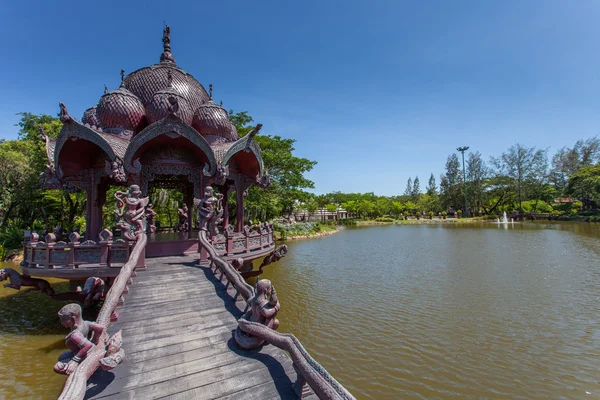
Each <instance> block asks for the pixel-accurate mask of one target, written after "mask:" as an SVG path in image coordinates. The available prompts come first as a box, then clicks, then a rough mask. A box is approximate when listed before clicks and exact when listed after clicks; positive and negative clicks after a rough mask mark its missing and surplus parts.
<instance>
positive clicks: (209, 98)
mask: <svg viewBox="0 0 600 400" xmlns="http://www.w3.org/2000/svg"><path fill="white" fill-rule="evenodd" d="M208 100H212V83H211V84H210V85H208Z"/></svg>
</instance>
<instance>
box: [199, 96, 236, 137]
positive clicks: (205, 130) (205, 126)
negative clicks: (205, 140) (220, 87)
mask: <svg viewBox="0 0 600 400" xmlns="http://www.w3.org/2000/svg"><path fill="white" fill-rule="evenodd" d="M192 127H193V128H194V129H196V130H197V131H198V132H200V134H201V135H202V136H220V137H222V138H225V139H226V140H231V141H233V140H238V139H239V136H238V133H237V130H236V129H235V126H234V125H233V124H232V123H231V121H230V120H229V115H228V114H227V111H225V109H224V108H223V107H221V106H219V105H217V104H216V103H215V102H214V101H212V99H211V100H209V101H207V102H206V103H204V104H202V105H201V106H200V107H198V109H197V110H196V112H195V113H194V120H193V121H192Z"/></svg>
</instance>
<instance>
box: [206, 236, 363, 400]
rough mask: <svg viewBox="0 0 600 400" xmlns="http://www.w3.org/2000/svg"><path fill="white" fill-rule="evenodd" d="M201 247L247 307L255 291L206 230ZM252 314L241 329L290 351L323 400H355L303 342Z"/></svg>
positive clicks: (305, 377)
mask: <svg viewBox="0 0 600 400" xmlns="http://www.w3.org/2000/svg"><path fill="white" fill-rule="evenodd" d="M198 240H199V242H200V245H201V246H202V247H203V248H204V249H205V250H206V251H207V252H208V254H209V256H210V259H211V261H212V262H213V263H214V264H215V267H216V268H218V269H220V270H221V271H222V272H223V273H224V274H225V276H226V277H227V279H228V280H229V282H231V283H232V285H233V286H234V288H235V289H237V291H238V293H239V294H241V295H242V297H243V298H244V299H245V300H246V302H247V303H248V304H250V302H251V301H252V300H253V299H254V297H255V292H254V288H252V286H250V285H249V284H248V283H246V281H245V280H244V279H243V278H242V276H241V275H240V273H239V271H238V270H236V269H235V268H234V267H233V265H231V264H230V263H228V262H227V261H225V260H224V259H223V258H221V257H220V256H219V255H218V254H217V251H216V250H215V248H214V247H213V246H212V244H211V243H210V241H209V240H208V238H207V232H206V231H200V233H199V234H198ZM250 313H251V311H248V312H246V313H245V314H244V315H243V316H242V317H241V318H240V319H239V320H238V327H239V329H241V330H242V331H243V332H245V333H247V334H249V335H252V336H255V337H257V338H259V339H262V340H264V341H266V342H268V343H270V344H272V345H273V346H275V347H278V348H280V349H282V350H285V351H287V352H288V353H289V354H290V356H291V357H292V361H293V363H294V367H295V368H296V370H297V372H298V373H299V374H300V375H301V377H302V379H304V381H305V382H306V383H308V385H309V386H310V388H311V389H312V390H313V391H314V392H315V394H316V395H317V396H318V397H319V398H320V399H344V400H353V399H354V396H352V394H350V392H349V391H348V390H346V388H344V387H343V386H342V385H341V384H340V383H339V382H338V381H337V380H335V378H334V377H333V376H331V374H330V373H329V372H327V370H326V369H325V368H323V366H321V364H319V363H318V362H317V361H316V360H315V359H314V358H312V356H311V355H310V354H309V353H308V352H307V351H306V349H305V348H304V346H302V343H300V341H299V340H298V339H297V338H296V337H295V336H294V335H292V334H281V333H278V332H276V331H275V330H273V329H271V328H269V327H267V326H265V325H263V324H260V323H257V322H252V321H249V320H248V319H247V318H248V317H249V315H250Z"/></svg>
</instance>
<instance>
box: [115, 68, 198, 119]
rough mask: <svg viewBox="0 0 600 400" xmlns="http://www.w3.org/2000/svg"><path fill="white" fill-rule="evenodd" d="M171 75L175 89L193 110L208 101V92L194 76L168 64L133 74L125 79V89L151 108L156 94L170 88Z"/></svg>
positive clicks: (142, 69) (143, 69) (140, 70)
mask: <svg viewBox="0 0 600 400" xmlns="http://www.w3.org/2000/svg"><path fill="white" fill-rule="evenodd" d="M169 73H171V76H172V79H173V81H172V87H173V89H174V90H175V91H176V92H177V93H178V94H179V95H181V96H182V97H183V98H184V99H186V101H187V102H188V104H189V105H190V107H191V109H192V110H195V109H196V108H198V107H200V105H201V104H202V103H204V102H205V101H207V100H208V94H207V93H206V90H205V89H204V87H202V85H201V84H200V83H199V82H198V81H197V80H196V79H194V77H193V76H192V75H190V74H188V73H187V72H185V71H184V70H182V69H181V68H179V67H177V66H176V65H175V64H173V63H168V62H161V63H159V64H154V65H151V66H149V67H145V68H141V69H138V70H137V71H135V72H132V73H131V74H129V75H128V76H127V77H126V78H125V88H127V90H129V91H130V92H131V93H133V94H135V95H136V96H137V97H139V99H140V100H141V101H142V103H143V104H144V106H146V107H149V106H150V104H151V103H152V102H153V101H154V94H155V93H156V92H158V91H159V90H163V89H165V88H166V87H168V86H169V78H168V76H169Z"/></svg>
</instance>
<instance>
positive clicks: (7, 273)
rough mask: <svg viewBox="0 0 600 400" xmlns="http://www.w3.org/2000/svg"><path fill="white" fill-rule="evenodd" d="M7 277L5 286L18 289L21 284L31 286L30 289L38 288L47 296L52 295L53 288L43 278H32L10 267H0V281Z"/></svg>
mask: <svg viewBox="0 0 600 400" xmlns="http://www.w3.org/2000/svg"><path fill="white" fill-rule="evenodd" d="M7 279H9V280H10V283H5V284H4V287H5V288H11V289H17V290H20V289H21V286H32V287H33V288H32V289H30V290H39V291H40V292H42V293H45V294H47V295H48V296H54V289H52V286H50V284H49V283H48V281H45V280H43V279H39V278H32V277H31V276H29V275H21V274H19V273H18V272H17V271H15V270H14V269H12V268H3V269H0V282H2V281H5V280H7Z"/></svg>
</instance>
